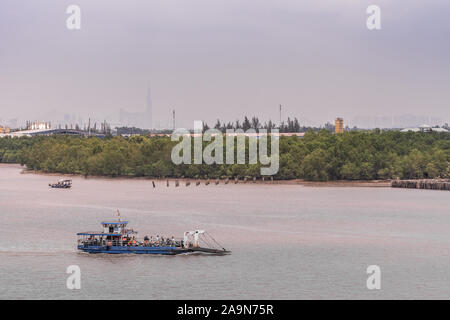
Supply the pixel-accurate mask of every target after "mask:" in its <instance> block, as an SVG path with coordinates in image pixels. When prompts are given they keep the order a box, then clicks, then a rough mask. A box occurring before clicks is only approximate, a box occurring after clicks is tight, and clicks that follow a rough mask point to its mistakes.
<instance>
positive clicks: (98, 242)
mask: <svg viewBox="0 0 450 320" xmlns="http://www.w3.org/2000/svg"><path fill="white" fill-rule="evenodd" d="M79 244H80V245H87V246H102V247H108V246H109V247H111V246H129V247H182V246H183V241H181V240H174V241H172V240H169V241H164V242H162V241H159V242H158V241H155V242H152V241H137V240H132V239H130V240H128V241H127V240H125V241H124V240H98V239H91V240H90V239H85V240H79Z"/></svg>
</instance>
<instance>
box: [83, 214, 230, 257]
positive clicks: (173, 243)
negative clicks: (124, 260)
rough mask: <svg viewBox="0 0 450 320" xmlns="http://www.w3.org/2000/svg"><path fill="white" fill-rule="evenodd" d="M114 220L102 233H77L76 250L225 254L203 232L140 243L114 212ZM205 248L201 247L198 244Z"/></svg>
mask: <svg viewBox="0 0 450 320" xmlns="http://www.w3.org/2000/svg"><path fill="white" fill-rule="evenodd" d="M118 215H119V219H118V221H104V222H101V225H102V227H103V230H102V231H87V232H79V233H77V236H78V247H77V248H78V250H81V251H83V252H87V253H111V254H120V253H135V254H163V255H176V254H181V253H194V252H198V253H209V254H227V253H230V251H228V250H226V249H225V248H223V247H222V246H221V245H220V244H219V243H218V242H217V241H216V240H215V239H214V238H212V236H210V235H209V234H208V233H207V232H206V231H204V230H195V231H186V232H185V233H184V236H183V239H182V240H181V239H180V240H177V239H175V238H174V237H171V238H168V237H167V238H166V237H162V236H161V237H160V236H159V235H157V236H151V237H149V236H145V237H144V238H143V239H142V240H140V239H138V238H137V237H136V234H137V232H136V231H134V230H133V229H128V228H127V225H128V221H122V220H121V218H120V213H118ZM203 243H204V244H206V245H207V246H202V245H201V244H203Z"/></svg>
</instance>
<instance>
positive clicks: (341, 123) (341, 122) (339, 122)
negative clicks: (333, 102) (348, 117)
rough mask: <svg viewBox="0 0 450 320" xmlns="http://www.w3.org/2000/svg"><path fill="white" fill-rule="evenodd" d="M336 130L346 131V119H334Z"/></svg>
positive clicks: (337, 131) (338, 131)
mask: <svg viewBox="0 0 450 320" xmlns="http://www.w3.org/2000/svg"><path fill="white" fill-rule="evenodd" d="M334 132H335V133H344V119H342V118H336V120H334Z"/></svg>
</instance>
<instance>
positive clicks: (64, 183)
mask: <svg viewBox="0 0 450 320" xmlns="http://www.w3.org/2000/svg"><path fill="white" fill-rule="evenodd" d="M48 185H49V187H52V188H58V189H69V188H71V187H72V180H70V179H61V180H58V182H56V183H49V184H48Z"/></svg>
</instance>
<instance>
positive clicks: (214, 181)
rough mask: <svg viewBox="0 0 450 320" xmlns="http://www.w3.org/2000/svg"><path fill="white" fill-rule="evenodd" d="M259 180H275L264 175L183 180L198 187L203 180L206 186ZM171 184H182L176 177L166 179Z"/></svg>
mask: <svg viewBox="0 0 450 320" xmlns="http://www.w3.org/2000/svg"><path fill="white" fill-rule="evenodd" d="M257 181H262V182H273V177H267V178H265V177H262V178H261V179H259V180H258V179H257V178H256V177H253V178H249V177H244V178H243V179H239V178H234V179H229V178H226V179H200V180H194V181H191V180H188V179H186V180H182V183H184V185H185V186H186V187H189V186H190V185H195V186H197V187H198V186H199V185H201V184H202V182H203V184H204V185H205V186H208V185H210V184H212V185H218V184H220V183H222V184H229V183H234V184H238V183H247V182H253V183H256V182H257ZM152 184H153V188H156V183H155V181H152ZM171 185H174V186H175V187H179V186H180V185H181V183H180V180H178V179H175V180H174V179H167V180H166V186H167V187H170V186H171Z"/></svg>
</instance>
